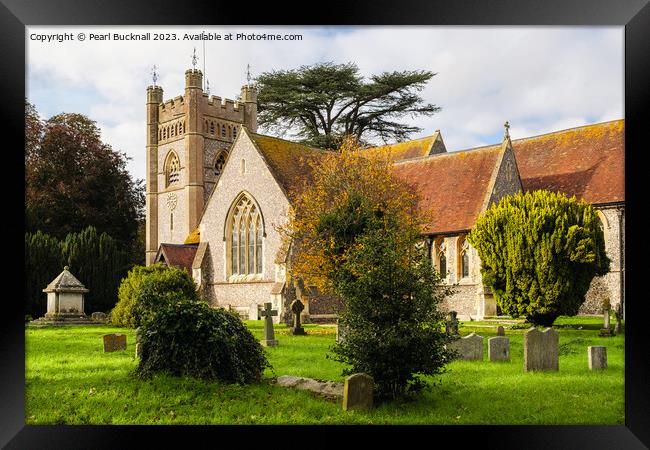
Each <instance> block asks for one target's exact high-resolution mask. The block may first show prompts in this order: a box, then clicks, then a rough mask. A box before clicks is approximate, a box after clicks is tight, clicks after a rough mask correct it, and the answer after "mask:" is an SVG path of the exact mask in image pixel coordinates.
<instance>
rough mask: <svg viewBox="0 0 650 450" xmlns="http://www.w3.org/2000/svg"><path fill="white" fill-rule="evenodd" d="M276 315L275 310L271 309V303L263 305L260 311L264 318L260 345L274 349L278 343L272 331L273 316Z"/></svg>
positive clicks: (276, 311)
mask: <svg viewBox="0 0 650 450" xmlns="http://www.w3.org/2000/svg"><path fill="white" fill-rule="evenodd" d="M277 315H278V310H277V309H271V303H270V302H267V303H264V309H263V310H262V317H264V339H262V345H264V346H265V347H275V346H276V345H278V341H276V340H275V332H274V331H273V316H277Z"/></svg>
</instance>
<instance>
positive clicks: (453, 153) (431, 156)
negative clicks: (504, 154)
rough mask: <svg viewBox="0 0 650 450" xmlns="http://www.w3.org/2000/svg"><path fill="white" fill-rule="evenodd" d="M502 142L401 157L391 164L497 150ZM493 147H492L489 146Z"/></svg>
mask: <svg viewBox="0 0 650 450" xmlns="http://www.w3.org/2000/svg"><path fill="white" fill-rule="evenodd" d="M501 145H502V144H492V145H484V146H482V147H476V148H468V149H465V150H454V151H451V152H444V153H434V154H433V155H426V156H416V157H415V158H409V159H403V160H400V161H395V162H394V163H393V165H395V164H405V163H413V162H418V161H424V160H428V159H431V160H432V159H435V158H441V157H443V156H448V157H449V156H456V155H458V154H460V153H470V152H474V151H477V150H478V151H483V150H498V149H500V148H501ZM490 147H494V148H490Z"/></svg>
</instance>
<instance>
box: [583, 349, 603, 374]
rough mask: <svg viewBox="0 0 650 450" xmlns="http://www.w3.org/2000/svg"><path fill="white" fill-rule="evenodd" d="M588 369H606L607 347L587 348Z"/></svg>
mask: <svg viewBox="0 0 650 450" xmlns="http://www.w3.org/2000/svg"><path fill="white" fill-rule="evenodd" d="M587 354H588V358H589V369H590V370H595V369H607V347H603V346H600V345H594V346H590V347H587Z"/></svg>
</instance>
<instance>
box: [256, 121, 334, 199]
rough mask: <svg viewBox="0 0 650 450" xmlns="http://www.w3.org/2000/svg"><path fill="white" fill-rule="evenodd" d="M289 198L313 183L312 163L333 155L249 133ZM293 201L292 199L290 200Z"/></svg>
mask: <svg viewBox="0 0 650 450" xmlns="http://www.w3.org/2000/svg"><path fill="white" fill-rule="evenodd" d="M248 134H249V136H250V138H251V140H252V141H253V142H254V143H255V145H256V147H257V148H258V150H259V151H260V154H261V155H262V157H263V158H264V160H265V161H266V163H267V166H268V167H269V170H270V171H271V173H272V174H273V176H274V177H275V179H276V180H277V182H278V184H279V185H280V187H281V188H282V190H283V191H284V192H285V194H287V197H290V196H293V195H294V194H297V193H298V192H299V191H300V190H301V188H302V187H303V185H304V183H309V181H311V173H312V170H311V166H310V164H309V163H310V162H311V161H314V160H316V159H318V158H320V157H322V156H324V155H327V154H331V152H329V151H327V150H322V149H318V148H313V147H307V146H306V145H302V144H298V143H295V142H290V141H286V140H284V139H280V138H276V137H271V136H264V135H262V134H256V133H251V132H248ZM290 200H291V199H290Z"/></svg>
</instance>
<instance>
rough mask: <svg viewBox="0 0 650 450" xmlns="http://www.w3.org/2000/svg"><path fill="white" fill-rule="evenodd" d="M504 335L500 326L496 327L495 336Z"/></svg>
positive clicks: (504, 331)
mask: <svg viewBox="0 0 650 450" xmlns="http://www.w3.org/2000/svg"><path fill="white" fill-rule="evenodd" d="M505 335H506V330H504V329H503V327H502V326H501V325H499V326H498V327H497V336H505Z"/></svg>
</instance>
